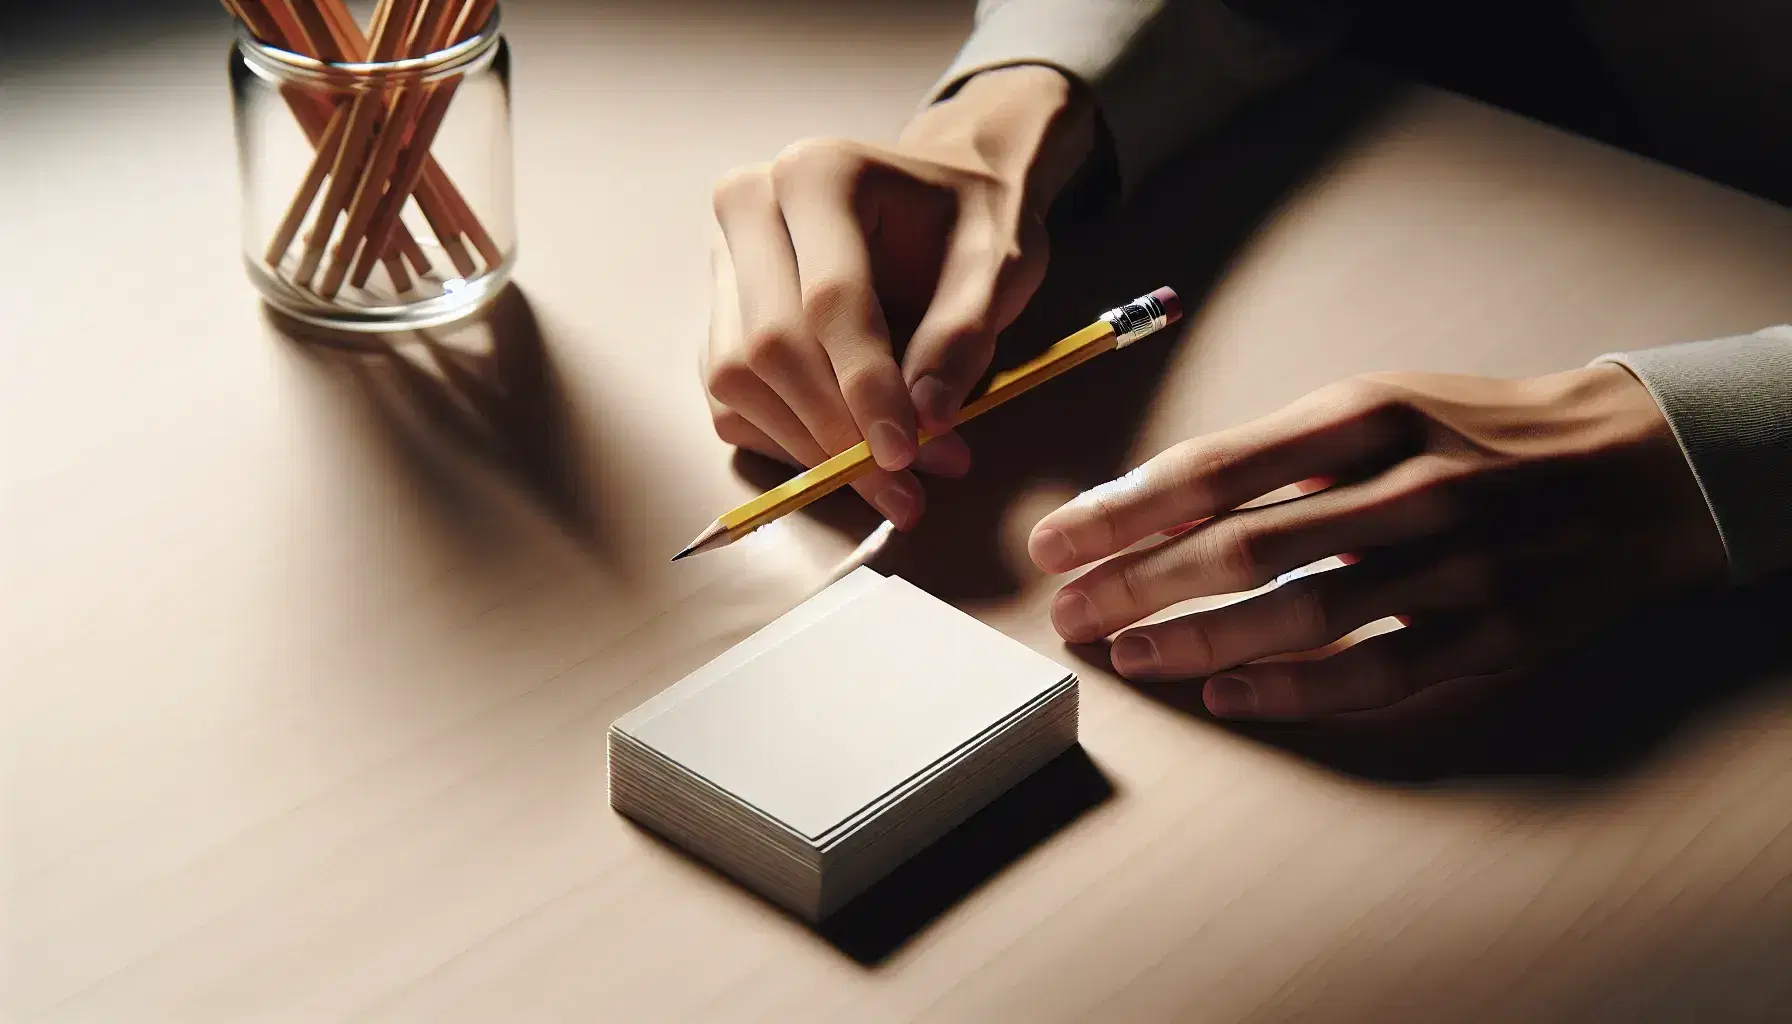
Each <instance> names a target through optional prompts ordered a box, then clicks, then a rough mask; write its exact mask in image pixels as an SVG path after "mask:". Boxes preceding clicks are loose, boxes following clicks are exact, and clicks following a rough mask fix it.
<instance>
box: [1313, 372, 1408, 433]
mask: <svg viewBox="0 0 1792 1024" xmlns="http://www.w3.org/2000/svg"><path fill="white" fill-rule="evenodd" d="M1333 398H1334V402H1335V404H1336V406H1337V407H1338V408H1339V409H1340V410H1341V411H1342V412H1343V414H1344V417H1345V418H1346V419H1348V420H1357V421H1367V422H1369V423H1372V424H1375V423H1390V424H1391V423H1392V422H1393V421H1394V420H1396V419H1398V418H1400V417H1402V416H1404V415H1405V414H1406V412H1407V411H1408V410H1409V409H1410V408H1411V403H1412V392H1411V391H1410V389H1408V388H1407V387H1406V386H1405V385H1403V384H1401V383H1400V382H1399V378H1398V377H1396V376H1395V375H1393V374H1381V373H1370V374H1362V375H1359V376H1356V377H1351V378H1349V379H1348V380H1344V381H1341V382H1340V383H1338V384H1337V385H1335V391H1334V392H1333Z"/></svg>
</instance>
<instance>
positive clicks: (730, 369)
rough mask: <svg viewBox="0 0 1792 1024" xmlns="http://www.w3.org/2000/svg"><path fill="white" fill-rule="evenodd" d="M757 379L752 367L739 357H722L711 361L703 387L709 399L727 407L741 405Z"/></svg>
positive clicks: (704, 373) (705, 374)
mask: <svg viewBox="0 0 1792 1024" xmlns="http://www.w3.org/2000/svg"><path fill="white" fill-rule="evenodd" d="M756 379H757V377H756V375H755V374H754V373H753V370H752V367H750V366H748V365H747V363H746V360H745V359H743V358H741V357H739V356H732V355H731V356H722V357H718V358H715V359H712V360H710V363H709V366H708V367H706V368H705V369H704V371H703V387H704V390H706V391H708V392H709V397H711V398H713V399H715V400H716V401H717V402H720V403H721V404H723V405H726V406H735V405H739V404H740V403H741V401H742V399H743V398H744V396H745V395H747V394H748V393H749V392H750V390H751V388H752V386H753V382H754V381H755V380H756Z"/></svg>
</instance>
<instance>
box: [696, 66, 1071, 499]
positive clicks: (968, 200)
mask: <svg viewBox="0 0 1792 1024" xmlns="http://www.w3.org/2000/svg"><path fill="white" fill-rule="evenodd" d="M1090 135H1091V129H1090V126H1089V119H1088V116H1087V112H1086V110H1084V109H1083V107H1082V105H1081V103H1080V100H1079V99H1078V97H1077V96H1076V95H1075V93H1074V90H1073V89H1072V87H1071V85H1070V83H1069V82H1068V80H1067V79H1065V78H1064V76H1063V75H1061V74H1060V73H1059V72H1057V71H1054V70H1051V69H1049V68H1044V67H1019V68H1006V69H1002V70H998V71H991V72H985V73H983V74H980V75H978V76H976V77H975V78H973V79H971V80H970V81H969V82H967V83H966V84H965V86H964V87H963V88H962V89H961V90H960V92H959V93H958V94H957V95H956V96H954V97H953V98H952V99H949V100H947V101H945V102H943V103H940V104H936V105H935V106H933V107H930V108H928V109H927V110H925V111H923V112H921V113H920V114H919V115H917V116H916V118H915V119H914V120H913V121H912V122H911V123H910V125H909V126H908V128H907V129H906V130H905V131H904V132H903V135H902V137H901V139H900V140H899V141H898V142H897V144H896V145H895V146H894V147H888V148H886V147H882V146H876V145H871V144H868V143H860V142H851V141H846V140H834V139H816V140H808V141H805V142H800V143H797V144H796V145H793V146H791V147H789V148H787V149H786V150H785V151H784V152H783V153H782V154H780V155H779V157H778V158H777V159H776V160H775V161H773V162H772V163H771V164H768V165H758V166H752V167H744V168H740V169H737V170H736V171H734V172H732V173H731V174H729V175H728V176H727V177H726V178H724V179H723V181H722V182H721V183H720V184H719V185H718V186H717V188H716V194H715V210H716V219H717V221H718V222H719V224H720V226H721V234H722V242H721V244H720V245H718V247H717V251H716V255H715V297H714V305H713V307H712V312H711V323H710V339H709V345H708V347H707V350H706V351H705V353H704V358H703V364H702V373H703V381H704V384H705V387H706V389H707V390H708V393H709V396H710V404H711V411H712V417H713V420H714V423H715V428H716V433H717V434H718V435H719V436H720V437H721V438H722V439H723V440H724V441H727V442H729V443H731V444H735V445H738V446H740V447H743V448H749V449H752V450H754V451H757V452H759V453H761V454H764V455H767V456H770V457H773V458H777V459H781V460H783V461H786V462H791V463H795V464H800V465H804V466H813V465H815V464H816V463H818V462H821V461H823V460H824V459H826V458H827V457H828V456H830V455H833V454H837V453H839V452H841V451H844V450H846V449H847V448H850V447H852V446H853V445H854V444H857V443H858V442H859V441H861V440H865V441H867V442H868V443H869V446H870V449H871V452H872V455H873V457H874V458H875V459H876V461H877V464H878V466H879V467H880V471H879V472H876V473H872V474H869V475H867V476H865V477H863V478H861V479H860V480H858V481H856V482H855V483H854V485H853V486H854V487H855V489H857V490H858V491H859V493H860V494H861V495H862V496H864V497H865V498H866V500H868V501H870V502H871V504H872V505H873V506H874V507H876V508H877V509H878V511H879V512H881V513H882V514H883V515H884V516H885V517H887V518H888V519H889V520H890V521H891V522H892V523H893V524H895V525H896V527H897V528H899V529H907V528H909V527H910V526H913V525H914V524H915V523H916V522H917V521H918V520H919V518H920V515H921V512H922V508H923V503H924V497H923V495H922V491H921V487H920V484H919V482H918V481H917V480H916V479H915V477H914V476H913V474H912V473H911V472H909V470H910V469H911V468H914V469H920V470H924V471H927V472H933V473H938V474H942V475H960V474H963V473H964V472H965V471H967V470H968V469H969V465H970V451H969V449H968V448H966V447H965V445H964V442H963V441H962V440H960V439H959V438H958V436H957V435H956V434H951V433H945V434H943V435H942V436H940V437H938V438H936V439H935V440H934V441H932V442H931V443H929V444H928V445H927V446H926V448H925V449H920V448H919V447H918V446H917V443H916V442H917V433H918V430H921V429H925V430H929V431H935V432H938V431H942V430H945V429H946V428H949V426H950V419H951V417H952V415H953V414H954V413H956V412H957V410H958V408H959V406H960V405H962V404H963V402H964V401H965V399H966V397H967V396H968V395H969V393H970V391H971V389H972V388H973V387H974V386H975V385H976V383H977V381H978V380H979V379H980V378H981V377H982V376H983V374H984V372H985V371H986V370H987V369H988V368H989V364H990V360H991V358H992V356H993V354H994V351H995V339H996V335H997V334H998V333H999V332H1000V331H1001V330H1002V329H1003V328H1005V327H1006V326H1008V324H1009V323H1011V322H1012V321H1013V320H1014V319H1015V317H1017V316H1018V315H1019V314H1020V312H1021V310H1022V309H1023V308H1024V307H1025V306H1026V304H1027V302H1028V301H1029V300H1030V299H1031V298H1032V296H1033V292H1034V291H1035V290H1036V289H1037V288H1038V287H1039V282H1040V281H1041V279H1042V278H1043V277H1044V275H1045V265H1046V259H1047V239H1046V233H1045V227H1044V221H1043V212H1044V210H1045V209H1046V208H1047V207H1049V205H1050V203H1051V201H1052V199H1053V198H1054V197H1055V196H1056V194H1057V192H1058V191H1059V190H1060V189H1061V188H1062V187H1063V185H1064V183H1065V182H1066V181H1067V180H1068V179H1069V177H1070V176H1071V174H1072V173H1073V172H1074V170H1075V168H1076V167H1077V166H1078V165H1079V164H1080V163H1081V161H1082V159H1083V157H1084V155H1085V154H1086V153H1087V151H1088V148H1089V138H1090ZM905 341H906V344H904V342H905Z"/></svg>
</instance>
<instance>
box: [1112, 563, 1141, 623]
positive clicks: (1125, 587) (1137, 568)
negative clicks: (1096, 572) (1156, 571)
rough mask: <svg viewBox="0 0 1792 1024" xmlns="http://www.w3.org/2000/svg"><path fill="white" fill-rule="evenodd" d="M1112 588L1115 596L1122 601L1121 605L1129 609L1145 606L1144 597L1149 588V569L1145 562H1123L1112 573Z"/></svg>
mask: <svg viewBox="0 0 1792 1024" xmlns="http://www.w3.org/2000/svg"><path fill="white" fill-rule="evenodd" d="M1113 589H1114V591H1115V592H1116V596H1118V597H1119V598H1120V600H1121V601H1122V602H1124V604H1123V605H1122V607H1124V608H1126V609H1128V610H1129V611H1130V610H1131V609H1136V608H1143V607H1145V601H1146V597H1147V594H1148V592H1149V590H1150V579H1149V570H1148V569H1147V568H1146V565H1145V563H1144V562H1142V561H1128V562H1125V563H1123V564H1122V565H1121V566H1120V568H1119V571H1117V572H1115V573H1114V575H1113Z"/></svg>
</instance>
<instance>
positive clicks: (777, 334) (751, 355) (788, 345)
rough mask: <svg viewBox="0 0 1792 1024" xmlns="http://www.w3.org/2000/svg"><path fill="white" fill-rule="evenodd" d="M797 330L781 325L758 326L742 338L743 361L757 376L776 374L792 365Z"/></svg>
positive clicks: (763, 376)
mask: <svg viewBox="0 0 1792 1024" xmlns="http://www.w3.org/2000/svg"><path fill="white" fill-rule="evenodd" d="M796 347H797V340H796V332H795V331H793V330H791V329H789V328H787V327H783V326H780V325H768V326H763V327H756V328H754V329H753V330H751V331H748V332H747V336H746V337H745V338H744V339H742V344H741V349H742V353H743V354H742V361H743V363H744V365H745V366H746V368H747V369H748V370H749V371H750V372H752V373H753V374H754V375H755V376H757V377H760V378H765V377H768V376H775V375H777V374H778V373H780V372H781V371H782V370H783V369H784V368H785V367H787V366H789V365H790V360H791V357H792V355H793V354H794V353H795V351H796Z"/></svg>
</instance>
